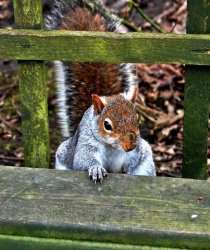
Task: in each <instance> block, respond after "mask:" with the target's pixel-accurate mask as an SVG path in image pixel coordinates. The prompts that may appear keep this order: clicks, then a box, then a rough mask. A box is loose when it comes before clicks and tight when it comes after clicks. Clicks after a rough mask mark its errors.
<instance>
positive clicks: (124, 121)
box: [92, 89, 139, 152]
mask: <svg viewBox="0 0 210 250" xmlns="http://www.w3.org/2000/svg"><path fill="white" fill-rule="evenodd" d="M136 94H137V90H136V89H134V91H132V93H130V92H129V94H119V95H114V96H106V97H100V96H98V95H95V94H93V95H92V104H93V106H94V112H95V115H96V116H97V126H98V131H99V134H100V139H102V140H103V141H104V142H105V143H106V144H109V145H110V146H111V147H113V148H117V149H122V150H124V151H126V152H128V151H131V150H133V149H134V148H135V147H136V141H137V136H138V134H139V129H138V117H137V114H136V111H135V106H134V102H135V99H136Z"/></svg>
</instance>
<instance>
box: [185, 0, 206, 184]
mask: <svg viewBox="0 0 210 250" xmlns="http://www.w3.org/2000/svg"><path fill="white" fill-rule="evenodd" d="M197 4H198V1H197V0H191V1H188V25H187V31H188V32H189V33H201V34H207V33H209V32H210V0H201V1H199V8H198V5H197ZM209 72H210V67H199V66H188V67H186V73H185V78H186V85H185V117H184V162H183V177H188V178H194V179H205V178H206V176H207V145H208V140H207V138H208V115H209V86H210V74H209Z"/></svg>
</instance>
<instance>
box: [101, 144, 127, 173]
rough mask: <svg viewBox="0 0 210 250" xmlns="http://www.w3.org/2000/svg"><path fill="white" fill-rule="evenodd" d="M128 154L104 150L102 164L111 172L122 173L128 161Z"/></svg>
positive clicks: (109, 149) (110, 149) (108, 149)
mask: <svg viewBox="0 0 210 250" xmlns="http://www.w3.org/2000/svg"><path fill="white" fill-rule="evenodd" d="M127 156H128V153H126V152H124V151H122V150H116V149H112V148H104V150H103V152H102V164H103V167H104V168H106V169H107V170H108V171H109V172H112V173H120V172H122V167H123V165H124V163H125V161H126V158H127Z"/></svg>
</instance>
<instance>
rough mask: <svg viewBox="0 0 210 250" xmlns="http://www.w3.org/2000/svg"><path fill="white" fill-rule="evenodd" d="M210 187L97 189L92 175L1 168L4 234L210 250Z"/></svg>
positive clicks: (139, 181)
mask: <svg viewBox="0 0 210 250" xmlns="http://www.w3.org/2000/svg"><path fill="white" fill-rule="evenodd" d="M209 188H210V183H207V182H206V181H196V180H188V179H172V178H149V177H135V176H127V175H113V174H110V175H109V179H108V180H105V181H104V183H103V184H102V185H100V184H97V185H95V184H93V183H92V181H91V180H89V179H88V176H87V173H86V172H78V171H76V172H71V171H56V170H45V169H27V168H25V169H24V168H9V167H0V210H1V213H0V234H1V235H11V236H12V235H13V236H25V237H41V238H48V239H49V238H52V239H65V240H75V241H77V240H79V241H94V242H106V243H118V244H132V245H133V244H134V245H149V246H155V247H174V248H175V247H177V248H187V249H209V245H210V212H209V211H210V193H209ZM193 215H194V217H193ZM0 242H1V239H0ZM198 246H199V247H198Z"/></svg>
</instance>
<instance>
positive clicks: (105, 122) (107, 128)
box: [104, 121, 112, 131]
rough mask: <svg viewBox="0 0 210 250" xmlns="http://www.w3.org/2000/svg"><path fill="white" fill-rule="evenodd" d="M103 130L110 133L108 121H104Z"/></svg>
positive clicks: (110, 127) (110, 126) (110, 128)
mask: <svg viewBox="0 0 210 250" xmlns="http://www.w3.org/2000/svg"><path fill="white" fill-rule="evenodd" d="M104 128H105V130H107V131H112V125H111V124H110V122H108V121H104Z"/></svg>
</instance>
